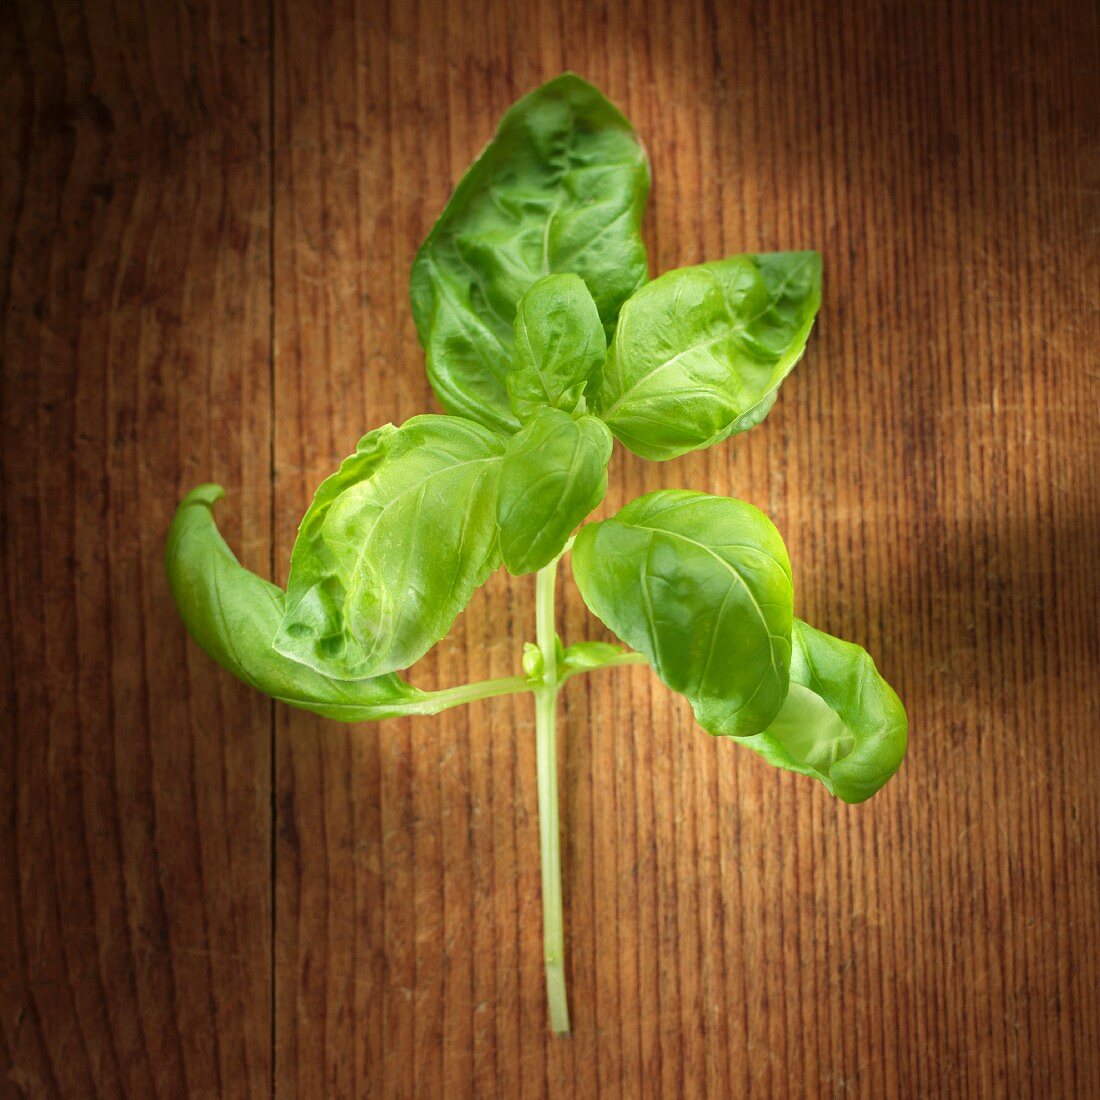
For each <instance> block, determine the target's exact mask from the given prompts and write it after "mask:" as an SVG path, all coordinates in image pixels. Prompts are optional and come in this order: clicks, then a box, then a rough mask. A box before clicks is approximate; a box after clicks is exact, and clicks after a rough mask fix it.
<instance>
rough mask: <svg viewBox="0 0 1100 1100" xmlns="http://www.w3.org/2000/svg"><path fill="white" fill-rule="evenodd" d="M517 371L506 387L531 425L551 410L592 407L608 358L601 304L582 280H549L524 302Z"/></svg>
mask: <svg viewBox="0 0 1100 1100" xmlns="http://www.w3.org/2000/svg"><path fill="white" fill-rule="evenodd" d="M515 338H516V344H515V366H514V367H513V368H512V370H511V371H510V372H509V373H508V376H507V377H506V378H505V380H504V382H505V385H506V387H507V389H508V399H509V400H510V401H511V403H512V411H513V412H514V413H515V414H516V416H517V417H518V418H519V419H520V420H521V421H527V420H529V419H530V418H531V417H532V415H534V413H535V412H536V411H537V410H538V409H541V408H544V407H546V406H549V407H550V408H554V409H562V410H563V411H564V412H567V413H583V412H585V410H586V408H587V404H586V400H585V390H586V389H588V390H591V391H592V392H595V391H596V390H598V389H599V386H600V374H601V371H602V369H603V361H604V357H605V356H606V355H607V338H606V337H605V336H604V331H603V325H602V324H601V322H600V314H599V311H598V310H597V309H596V303H595V302H594V301H593V300H592V295H591V294H590V293H589V292H588V287H587V286H585V284H584V280H582V279H581V278H580V277H579V276H577V275H548V276H547V277H546V278H545V279H540V280H539V281H538V282H537V283H535V285H534V286H533V287H531V289H530V290H529V291H527V293H526V294H525V295H524V296H523V297H522V298H521V299H520V301H519V308H518V309H517V310H516V323H515Z"/></svg>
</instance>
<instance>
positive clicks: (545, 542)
mask: <svg viewBox="0 0 1100 1100" xmlns="http://www.w3.org/2000/svg"><path fill="white" fill-rule="evenodd" d="M613 446H614V441H613V440H612V438H611V433H610V432H609V431H608V430H607V426H606V425H605V424H604V423H603V421H602V420H597V419H596V417H594V416H582V417H579V418H578V419H576V420H574V419H573V417H571V416H570V415H569V414H568V413H564V412H562V411H561V410H560V409H549V408H543V409H539V410H538V411H537V412H536V413H535V415H534V416H533V417H532V418H531V420H530V421H529V422H528V423H526V424H525V425H524V426H523V427H522V428H521V429H520V430H519V431H518V432H517V433H516V434H515V435H514V436H512V438H511V439H509V440H508V446H507V448H506V450H505V452H504V461H503V463H502V464H501V469H500V491H499V497H498V501H497V522H498V523H499V525H500V552H501V556H502V557H503V559H504V564H505V566H506V567H507V568H508V571H509V572H510V573H513V574H516V575H519V574H521V573H533V572H534V571H535V570H536V569H541V568H542V567H543V566H544V565H549V563H550V562H552V561H553V560H554V558H556V557H557V556H558V554H560V553H561V551H562V547H564V546H565V543H566V540H567V539H568V538H569V536H570V535H571V534H572V533H573V530H574V528H576V526H577V525H578V524H579V523H581V522H582V521H583V520H584V518H585V516H587V515H588V514H589V512H591V511H592V509H593V508H595V507H596V505H598V504H599V503H600V501H601V500H603V498H604V494H605V493H606V492H607V463H608V460H609V459H610V458H611V448H612V447H613Z"/></svg>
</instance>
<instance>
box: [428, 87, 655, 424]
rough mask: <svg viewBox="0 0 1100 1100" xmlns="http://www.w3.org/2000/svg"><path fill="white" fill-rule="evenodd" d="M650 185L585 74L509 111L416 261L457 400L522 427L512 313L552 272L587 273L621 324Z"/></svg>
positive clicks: (605, 312) (640, 264)
mask: <svg viewBox="0 0 1100 1100" xmlns="http://www.w3.org/2000/svg"><path fill="white" fill-rule="evenodd" d="M648 192H649V166H648V164H647V162H646V157H645V153H644V151H643V150H642V147H641V145H640V143H639V142H638V139H637V137H636V136H635V134H634V131H633V129H631V126H630V123H629V122H627V120H626V119H625V118H623V116H622V115H621V114H620V113H619V112H618V111H617V110H616V109H615V107H613V106H612V105H611V104H610V103H609V102H608V101H607V100H606V99H605V98H604V97H603V96H602V95H601V94H600V93H599V92H598V91H597V90H596V89H595V88H593V87H592V86H591V85H590V84H587V83H585V82H584V81H583V80H581V79H580V78H579V77H577V76H574V75H573V74H571V73H567V74H565V75H564V76H560V77H558V78H557V79H556V80H551V81H550V82H549V83H548V84H544V85H543V86H542V87H541V88H538V89H536V90H535V91H534V92H532V93H531V94H530V95H528V96H525V97H524V98H523V99H521V100H520V101H519V102H518V103H516V104H515V105H514V106H513V107H512V108H511V110H509V111H508V113H507V114H506V115H505V116H504V119H503V120H502V122H501V124H500V129H499V131H498V132H497V135H496V137H495V138H494V139H493V140H492V141H491V142H490V143H489V145H488V146H487V148H486V149H485V151H484V152H483V153H482V154H481V156H480V157H479V158H478V159H477V160H476V161H475V162H474V164H473V166H472V167H471V168H470V170H469V171H468V172H467V173H466V175H465V176H463V178H462V180H461V182H460V183H459V185H458V187H457V188H456V189H455V192H454V195H453V196H452V197H451V200H450V202H449V203H448V204H447V208H446V209H445V210H444V211H443V214H442V216H441V217H440V219H439V221H438V222H437V223H436V224H435V227H434V228H433V229H432V231H431V233H430V234H429V235H428V238H427V240H425V242H424V244H423V246H422V247H421V249H420V251H419V253H418V254H417V257H416V261H415V262H414V263H413V268H412V278H411V282H410V291H411V294H412V309H413V317H414V318H415V320H416V328H417V332H418V333H419V335H420V342H421V344H423V346H424V348H425V351H426V353H427V366H428V377H429V378H430V380H431V383H432V387H433V389H434V390H435V392H436V395H437V396H438V398H439V401H440V403H441V404H442V405H443V407H444V408H445V409H446V410H447V411H448V412H452V413H455V414H457V415H460V416H466V417H469V418H471V419H472V420H477V421H478V422H480V423H482V424H486V425H488V426H489V427H492V428H494V429H496V430H498V431H512V430H514V428H515V426H516V418H515V416H514V415H513V413H512V410H511V407H510V405H509V402H508V394H507V392H506V390H505V385H504V378H505V375H506V374H507V373H508V370H509V368H510V367H511V363H512V340H513V333H512V322H513V320H514V318H515V313H516V304H517V303H518V302H519V300H520V298H521V297H522V296H523V295H524V294H525V293H526V292H527V291H528V290H529V289H530V287H531V286H532V285H533V284H534V283H535V282H536V281H537V280H538V279H541V278H542V277H543V276H544V275H551V274H555V273H562V272H574V273H575V274H577V275H579V276H580V277H581V278H582V279H584V281H585V282H586V283H587V284H588V288H589V290H590V291H591V292H592V296H593V298H594V299H595V301H596V306H597V308H598V309H599V313H600V317H601V318H602V319H603V322H604V324H605V325H606V326H607V327H608V329H609V330H610V329H611V328H612V327H613V326H614V324H615V320H616V318H617V317H618V314H619V307H620V306H621V305H622V303H623V302H624V301H625V300H626V299H627V298H628V297H629V296H630V295H631V294H632V293H633V292H634V291H635V290H636V289H637V288H638V287H639V286H641V284H642V283H644V282H645V280H646V277H647V269H646V252H645V245H644V244H643V243H642V238H641V234H640V225H641V220H642V211H643V208H644V206H645V199H646V195H647V194H648Z"/></svg>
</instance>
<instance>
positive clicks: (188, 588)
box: [165, 485, 448, 722]
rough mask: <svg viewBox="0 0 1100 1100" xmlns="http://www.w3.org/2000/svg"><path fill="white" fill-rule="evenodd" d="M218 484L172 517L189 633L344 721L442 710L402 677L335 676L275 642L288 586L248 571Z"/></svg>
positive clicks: (180, 602) (177, 580)
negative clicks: (222, 512)
mask: <svg viewBox="0 0 1100 1100" xmlns="http://www.w3.org/2000/svg"><path fill="white" fill-rule="evenodd" d="M224 495H225V494H224V492H223V490H222V489H221V487H220V486H218V485H200V486H199V487H198V488H197V489H194V490H192V491H191V492H190V493H188V494H187V496H186V497H185V498H184V500H183V502H182V503H181V504H180V506H179V509H178V510H177V512H176V515H175V518H174V519H173V520H172V526H171V529H170V530H169V534H168V544H167V549H166V554H165V560H166V565H167V570H168V583H169V585H170V587H171V589H172V596H173V597H174V598H175V601H176V606H177V608H179V613H180V616H181V618H182V619H183V622H184V625H185V626H186V627H187V630H188V633H189V634H190V635H191V637H192V638H194V640H195V641H196V642H197V643H198V645H199V646H200V647H201V648H202V649H203V650H204V651H205V652H206V653H207V655H208V656H210V657H211V658H212V659H213V660H215V661H217V663H218V664H219V665H221V666H222V667H223V668H225V669H228V670H229V671H230V672H232V673H233V675H234V676H236V677H238V678H239V679H241V680H243V681H244V682H245V683H246V684H251V685H252V686H253V687H255V688H258V689H259V690H260V691H262V692H265V693H266V694H267V695H270V696H272V697H274V698H275V699H277V700H279V702H282V703H288V704H290V706H293V707H300V708H302V709H303V710H308V711H312V712H313V713H314V714H320V715H322V716H324V717H325V718H334V719H337V720H338V721H342V722H362V721H368V720H373V719H379V718H388V717H392V716H395V715H400V714H434V713H436V712H437V711H440V710H442V709H444V707H445V706H447V705H448V704H446V703H442V702H438V701H436V700H433V699H432V698H431V697H430V696H429V695H428V694H427V693H426V692H422V691H419V690H418V689H417V688H414V687H412V685H410V684H407V683H405V682H404V681H403V680H401V679H400V678H399V677H397V676H394V675H388V676H380V677H377V678H374V679H367V680H334V679H331V678H330V677H327V676H322V675H321V674H320V673H318V672H316V671H315V670H314V669H311V668H307V667H306V666H305V665H301V664H298V663H297V662H296V661H292V660H290V659H289V658H287V657H284V656H283V655H282V654H280V653H277V652H276V651H275V650H274V648H273V647H272V644H271V643H272V640H273V639H274V637H275V632H276V631H277V630H278V628H279V623H280V622H281V621H282V618H283V611H284V605H285V595H284V593H283V590H282V589H281V588H277V587H276V586H275V585H273V584H271V583H270V582H268V581H265V580H264V579H263V578H262V577H258V576H257V575H256V574H255V573H252V572H250V571H249V570H247V569H245V568H244V567H243V566H242V565H241V564H240V562H238V561H237V559H236V557H235V556H234V554H233V551H232V550H230V549H229V547H228V545H226V542H225V540H224V539H223V538H222V536H221V534H220V533H219V531H218V528H217V525H216V524H215V522H214V516H213V506H214V504H215V502H217V501H218V500H220V499H221V498H222V497H223V496H224Z"/></svg>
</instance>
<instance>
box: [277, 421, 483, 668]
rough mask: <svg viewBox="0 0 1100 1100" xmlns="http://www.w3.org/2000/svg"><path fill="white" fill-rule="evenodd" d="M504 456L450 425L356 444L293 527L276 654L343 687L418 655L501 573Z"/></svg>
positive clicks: (417, 424)
mask: <svg viewBox="0 0 1100 1100" xmlns="http://www.w3.org/2000/svg"><path fill="white" fill-rule="evenodd" d="M503 452H504V441H503V440H502V439H501V438H500V437H499V436H498V435H496V434H494V433H493V432H491V431H489V430H488V429H486V428H483V427H481V426H480V425H479V424H474V423H472V422H471V421H469V420H462V419H459V418H458V417H452V416H414V417H413V418H412V419H411V420H407V421H406V422H405V423H404V424H403V425H402V426H401V427H400V428H395V427H394V426H393V425H392V424H390V425H386V426H385V427H384V428H380V429H378V430H377V431H374V432H371V433H369V434H368V435H365V436H364V437H363V438H362V439H361V440H360V441H359V446H358V447H357V449H356V452H355V454H353V455H352V456H351V457H350V458H348V459H346V460H345V461H344V463H343V464H342V465H341V467H340V469H339V471H337V473H335V474H333V475H332V476H331V477H329V478H328V479H327V480H326V481H324V482H323V483H322V484H321V487H320V488H319V489H318V490H317V495H316V496H315V497H314V499H313V503H312V504H311V505H310V507H309V510H308V511H307V512H306V515H305V518H304V519H303V520H302V524H301V527H300V528H299V531H298V537H297V539H296V541H295V543H294V551H293V553H292V555H291V559H290V577H289V580H288V582H287V600H286V615H285V617H284V619H283V622H282V625H281V626H280V628H279V632H278V634H277V635H276V637H275V648H276V649H277V650H279V652H280V653H282V654H284V655H285V656H287V657H290V658H292V659H294V660H296V661H300V662H301V663H303V664H306V665H309V666H310V667H311V668H315V669H317V670H318V671H319V672H323V673H324V674H326V675H328V676H333V677H337V678H345V679H360V678H362V677H364V676H378V675H381V674H382V673H385V672H394V671H396V670H398V669H402V668H408V667H409V665H411V664H412V663H413V662H414V661H416V660H417V659H418V658H419V657H421V656H422V655H423V654H424V653H426V652H427V650H428V649H429V648H431V646H432V645H434V644H435V643H436V642H437V641H439V639H440V638H442V637H443V636H444V635H445V634H446V633H447V631H448V630H450V628H451V625H452V624H453V623H454V621H455V618H456V617H457V615H458V613H459V612H460V611H461V610H462V609H463V608H464V607H465V606H466V604H467V603H468V602H469V600H470V597H471V596H472V595H473V593H474V590H475V589H477V588H478V587H479V586H480V585H482V584H484V583H485V581H486V580H487V579H488V577H489V574H490V573H492V571H493V570H494V569H495V568H496V567H497V565H498V564H499V562H500V553H499V550H498V548H497V525H496V494H497V479H498V477H499V473H500V460H501V456H502V454H503Z"/></svg>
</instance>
